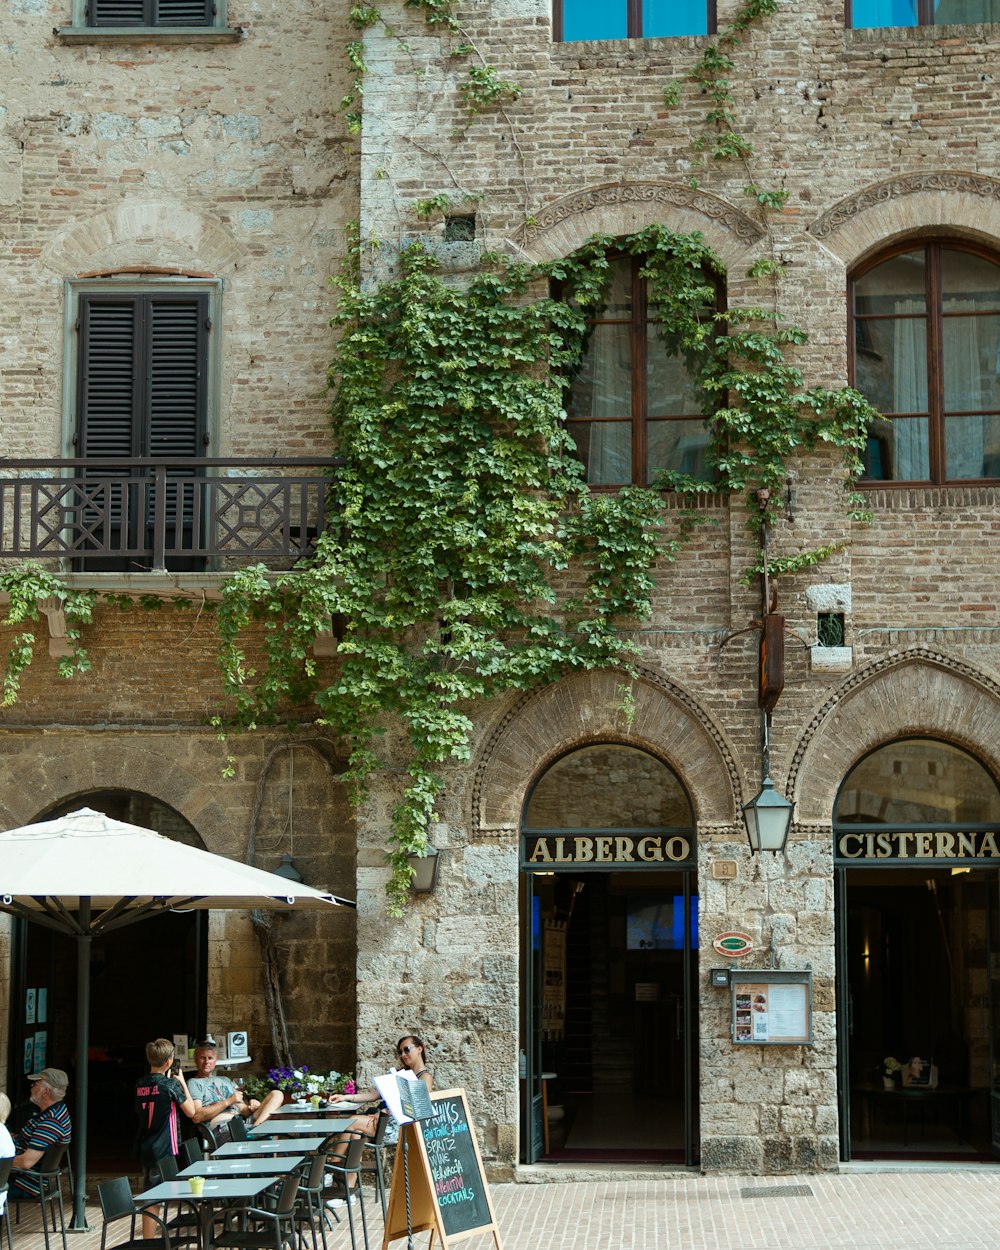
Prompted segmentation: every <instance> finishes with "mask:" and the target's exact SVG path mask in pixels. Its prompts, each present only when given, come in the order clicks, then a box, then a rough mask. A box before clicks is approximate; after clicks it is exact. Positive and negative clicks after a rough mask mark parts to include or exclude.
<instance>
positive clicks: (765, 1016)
mask: <svg viewBox="0 0 1000 1250" xmlns="http://www.w3.org/2000/svg"><path fill="white" fill-rule="evenodd" d="M729 988H730V994H731V1001H732V1022H731V1028H732V1040H733V1041H734V1042H735V1043H736V1044H737V1045H738V1046H811V1045H812V1040H813V1036H812V972H811V971H809V970H808V969H805V970H803V971H791V970H788V971H786V970H785V969H783V968H733V969H731V970H730V972H729Z"/></svg>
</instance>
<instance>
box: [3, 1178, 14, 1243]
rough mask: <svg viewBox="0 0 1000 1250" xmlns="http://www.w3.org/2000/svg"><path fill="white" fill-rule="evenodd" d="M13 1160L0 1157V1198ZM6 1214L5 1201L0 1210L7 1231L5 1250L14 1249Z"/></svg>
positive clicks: (4, 1192)
mask: <svg viewBox="0 0 1000 1250" xmlns="http://www.w3.org/2000/svg"><path fill="white" fill-rule="evenodd" d="M13 1162H14V1161H13V1159H12V1158H6V1159H0V1198H3V1197H4V1196H5V1195H6V1193H7V1177H8V1176H10V1169H11V1164H12V1163H13ZM8 1215H9V1212H8V1210H7V1205H6V1203H5V1204H4V1208H3V1210H2V1211H0V1220H2V1221H3V1226H4V1228H5V1230H6V1232H7V1250H14V1247H13V1243H12V1241H11V1236H10V1220H9V1219H8V1218H7V1217H8Z"/></svg>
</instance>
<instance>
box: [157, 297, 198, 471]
mask: <svg viewBox="0 0 1000 1250" xmlns="http://www.w3.org/2000/svg"><path fill="white" fill-rule="evenodd" d="M144 298H145V299H146V300H148V308H147V316H148V344H149V346H148V372H147V377H146V409H147V412H148V442H147V448H148V450H147V451H146V454H147V455H150V456H170V457H174V456H200V455H202V454H203V453H204V442H205V438H204V436H205V407H206V394H207V391H206V386H207V381H208V379H207V377H206V373H207V370H206V367H205V363H206V359H207V356H208V329H207V325H208V296H207V295H194V296H190V295H188V296H184V295H174V296H164V297H154V296H146V297H144Z"/></svg>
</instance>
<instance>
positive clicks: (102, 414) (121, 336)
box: [77, 295, 142, 459]
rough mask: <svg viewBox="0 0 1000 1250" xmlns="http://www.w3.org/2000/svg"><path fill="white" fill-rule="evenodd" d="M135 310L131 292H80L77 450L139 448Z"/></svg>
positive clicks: (100, 452)
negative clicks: (119, 295) (122, 294)
mask: <svg viewBox="0 0 1000 1250" xmlns="http://www.w3.org/2000/svg"><path fill="white" fill-rule="evenodd" d="M139 312H140V309H139V305H138V302H137V300H136V299H135V297H130V296H126V297H124V298H119V297H117V296H104V295H92V296H86V295H85V296H84V297H83V299H82V300H81V304H80V377H79V388H78V395H79V403H78V412H79V435H78V438H77V449H78V454H79V455H81V456H95V457H97V456H99V457H102V458H105V459H106V458H108V457H116V456H137V455H140V454H141V445H142V444H141V433H140V431H139V429H138V426H137V422H136V420H135V417H136V412H137V409H138V407H139V404H138V394H137V389H136V387H137V360H136V353H137V350H138V346H139V337H140V326H139Z"/></svg>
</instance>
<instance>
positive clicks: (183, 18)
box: [153, 0, 214, 26]
mask: <svg viewBox="0 0 1000 1250" xmlns="http://www.w3.org/2000/svg"><path fill="white" fill-rule="evenodd" d="M154 7H155V9H156V12H155V15H154V20H153V25H154V26H211V25H212V15H213V9H214V4H213V0H154Z"/></svg>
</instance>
